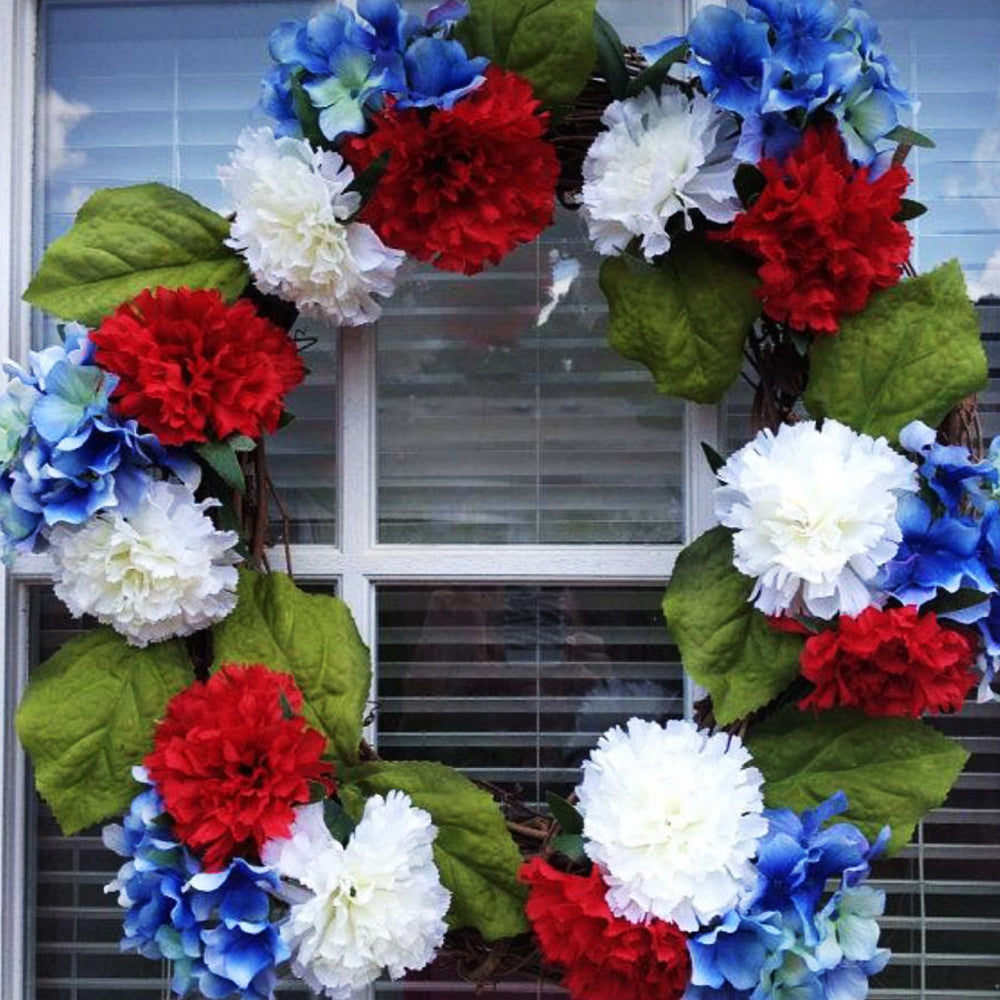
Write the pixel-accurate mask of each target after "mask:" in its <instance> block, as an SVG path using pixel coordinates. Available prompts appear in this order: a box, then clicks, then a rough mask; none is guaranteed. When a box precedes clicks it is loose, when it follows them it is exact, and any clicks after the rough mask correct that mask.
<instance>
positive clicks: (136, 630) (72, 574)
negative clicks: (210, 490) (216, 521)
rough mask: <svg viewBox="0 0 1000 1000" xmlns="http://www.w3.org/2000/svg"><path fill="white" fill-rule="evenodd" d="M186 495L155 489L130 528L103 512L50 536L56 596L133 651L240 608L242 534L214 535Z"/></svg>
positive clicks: (181, 489) (172, 487)
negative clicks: (114, 633) (122, 638)
mask: <svg viewBox="0 0 1000 1000" xmlns="http://www.w3.org/2000/svg"><path fill="white" fill-rule="evenodd" d="M217 503H218V501H211V500H205V501H202V502H201V503H198V502H196V501H195V498H194V494H193V493H192V492H191V491H190V490H189V489H188V488H187V487H186V486H181V485H178V484H174V483H165V482H155V483H152V484H151V486H150V488H149V490H148V492H147V494H146V496H145V498H144V499H143V502H142V503H141V504H140V506H139V509H138V510H136V511H135V513H134V514H133V515H132V516H131V517H129V518H128V520H126V519H125V518H124V517H122V515H121V514H120V513H119V512H118V511H116V510H109V511H104V512H102V513H100V514H98V515H97V516H95V517H92V518H91V519H90V520H89V521H87V522H85V523H84V524H82V525H81V526H79V527H69V526H66V525H59V526H57V527H55V528H53V529H52V531H51V532H50V533H49V543H50V545H51V549H52V556H53V559H54V560H55V564H56V580H55V592H56V596H57V597H58V598H59V599H60V600H61V601H62V602H63V603H64V604H65V605H66V606H67V607H68V608H69V610H70V612H71V613H72V614H73V615H74V616H76V617H77V618H79V617H81V616H82V615H93V616H94V617H95V618H97V620H98V621H100V622H103V623H104V624H106V625H110V626H111V627H112V628H114V629H115V630H116V631H117V632H120V633H121V634H122V635H123V636H125V638H126V639H127V640H128V641H129V642H130V643H131V644H132V645H133V646H147V645H149V643H151V642H160V641H162V640H163V639H170V638H173V637H174V636H182V635H190V634H191V633H193V632H197V631H199V630H201V629H203V628H206V627H207V626H208V625H211V624H212V622H215V621H219V620H220V619H222V618H225V617H226V615H228V614H229V613H230V612H231V611H232V610H233V608H235V607H236V584H237V572H236V566H235V564H236V563H238V562H239V556H238V555H237V554H236V552H235V551H234V548H235V545H236V543H237V537H236V533H235V532H232V531H216V529H215V525H213V524H212V521H211V519H210V518H209V517H208V516H207V515H206V514H205V510H206V508H208V507H210V506H213V505H216V504H217Z"/></svg>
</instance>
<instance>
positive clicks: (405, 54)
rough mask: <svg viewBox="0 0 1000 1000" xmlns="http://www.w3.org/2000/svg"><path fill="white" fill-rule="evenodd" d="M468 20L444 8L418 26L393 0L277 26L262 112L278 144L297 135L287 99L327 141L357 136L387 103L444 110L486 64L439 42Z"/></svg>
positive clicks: (452, 3)
mask: <svg viewBox="0 0 1000 1000" xmlns="http://www.w3.org/2000/svg"><path fill="white" fill-rule="evenodd" d="M467 12H468V7H467V5H466V4H464V3H461V2H456V0H446V2H445V3H442V4H439V5H437V6H436V7H434V8H433V9H432V10H431V11H429V12H428V14H427V15H426V17H425V18H424V20H423V21H421V20H420V19H419V18H417V17H415V16H414V15H412V14H409V13H407V12H406V11H404V10H403V8H402V7H401V6H400V4H399V3H397V2H396V0H358V2H357V10H356V11H355V10H352V9H351V7H349V6H347V5H346V4H344V3H340V4H338V5H337V6H336V7H334V8H333V9H332V10H329V11H324V12H322V13H320V14H316V15H315V16H314V17H311V18H310V19H309V20H308V21H305V22H302V21H283V22H282V23H281V24H279V25H278V27H277V28H275V30H274V31H273V32H272V34H271V41H270V51H271V57H272V58H273V59H274V61H275V63H276V65H275V66H274V67H273V68H272V69H271V70H270V72H269V73H268V74H267V76H265V78H264V85H263V95H262V99H261V103H262V107H263V109H264V110H265V111H266V112H267V113H268V114H269V115H270V116H271V117H272V118H274V119H275V120H276V122H277V124H276V127H275V131H276V133H277V134H278V135H279V136H282V135H290V136H297V135H300V134H301V124H300V120H299V117H298V115H297V113H296V98H295V91H296V88H297V87H301V95H300V99H302V96H304V98H305V99H306V100H307V101H308V102H309V103H310V104H311V105H312V108H313V109H314V111H315V113H316V114H317V116H318V124H319V129H320V131H321V132H322V134H323V136H324V137H325V138H326V139H328V140H331V141H332V140H334V139H336V138H337V137H338V136H340V135H342V134H344V133H359V132H363V131H364V130H365V127H366V124H365V123H366V116H367V115H370V114H371V113H372V112H374V111H376V110H378V109H379V108H381V107H382V106H383V105H384V103H385V99H386V98H387V97H390V96H391V97H392V98H393V99H394V100H395V102H396V105H397V106H398V107H401V108H407V107H437V108H450V107H452V106H453V105H454V103H455V101H457V100H459V99H460V98H461V97H463V96H465V95H466V94H468V93H470V92H471V91H472V90H475V89H476V88H477V87H478V86H480V84H482V83H483V81H484V80H485V76H484V73H485V70H486V67H487V65H488V60H487V59H484V58H481V57H475V58H470V57H469V56H468V54H467V53H466V51H465V49H464V48H463V46H462V44H461V43H460V42H459V41H457V40H455V39H453V38H449V37H447V34H448V31H449V29H450V27H451V25H452V24H453V23H454V22H455V21H457V20H459V19H461V18H462V17H464V16H465V14H466V13H467Z"/></svg>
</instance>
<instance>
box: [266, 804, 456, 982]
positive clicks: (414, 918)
mask: <svg viewBox="0 0 1000 1000" xmlns="http://www.w3.org/2000/svg"><path fill="white" fill-rule="evenodd" d="M436 834H437V830H436V829H435V827H434V826H433V824H432V823H431V818H430V816H429V815H428V814H427V813H426V812H425V811H424V810H423V809H418V808H416V807H415V806H414V805H413V804H412V803H411V802H410V798H409V796H407V795H404V794H403V793H402V792H398V791H392V792H389V794H388V795H387V796H386V797H385V798H383V797H382V796H381V795H376V796H373V797H372V798H370V799H369V800H368V801H367V802H366V803H365V811H364V815H363V816H362V817H361V822H360V823H358V825H357V827H356V828H355V830H354V832H353V833H352V834H351V838H350V840H349V841H348V842H347V846H346V847H345V846H343V845H341V844H340V843H338V842H337V841H336V840H334V838H333V835H332V834H331V833H330V831H329V830H328V829H327V827H326V824H325V823H324V821H323V805H322V803H315V804H313V805H309V806H302V807H300V808H298V809H297V810H296V818H295V823H294V824H293V825H292V831H291V837H290V838H289V839H287V840H272V841H269V842H268V843H267V844H265V845H264V850H263V852H262V858H263V861H264V863H265V864H267V865H270V866H271V867H272V868H275V869H276V870H277V872H278V874H279V875H281V876H282V877H283V878H290V879H294V880H295V881H296V882H299V883H301V885H302V886H304V887H305V889H306V890H308V896H307V898H305V899H303V900H302V901H300V902H296V903H295V904H294V905H293V906H292V907H291V909H290V910H289V914H288V918H287V919H286V920H285V922H284V923H282V925H281V934H282V937H283V938H284V939H285V941H287V942H288V945H289V946H290V947H291V949H292V971H293V972H294V973H295V975H296V976H299V977H300V978H302V979H304V980H305V982H306V983H307V984H308V985H309V987H310V988H311V989H313V990H315V991H317V992H319V991H320V990H322V991H324V992H325V993H326V995H327V996H330V997H335V998H346V997H349V996H350V995H351V993H352V991H355V990H359V989H361V988H363V987H365V986H367V985H368V984H369V983H371V982H374V980H375V979H377V978H378V977H379V976H380V975H381V974H382V971H383V970H387V971H388V973H389V975H390V976H391V977H392V978H393V979H399V978H401V977H402V976H404V975H405V974H406V972H407V971H409V970H416V969H422V968H424V966H425V965H427V964H428V963H429V962H430V961H431V959H433V958H434V954H435V952H436V951H437V949H438V948H439V947H440V946H441V943H442V941H443V940H444V935H445V931H446V930H447V925H446V924H445V921H444V916H445V913H447V912H448V906H449V904H450V902H451V893H449V892H448V890H447V889H445V888H444V886H442V885H441V878H440V875H439V874H438V870H437V867H436V866H435V864H434V855H433V852H432V849H431V845H432V844H433V843H434V837H435V836H436Z"/></svg>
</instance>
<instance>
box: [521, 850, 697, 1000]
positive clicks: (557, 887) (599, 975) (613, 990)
mask: <svg viewBox="0 0 1000 1000" xmlns="http://www.w3.org/2000/svg"><path fill="white" fill-rule="evenodd" d="M518 877H519V878H520V879H521V881H522V882H526V883H527V884H528V886H529V887H530V892H529V895H528V901H527V903H526V904H525V912H526V914H527V916H528V920H530V921H531V926H532V929H533V930H534V932H535V937H536V938H537V939H538V943H539V945H540V947H541V951H542V955H543V956H544V958H545V961H546V962H549V963H551V964H552V965H555V966H557V967H559V968H560V969H561V970H562V972H563V986H565V987H566V989H568V990H569V992H570V994H571V995H572V996H573V997H575V998H576V1000H609V998H611V997H614V998H615V1000H646V998H647V997H656V998H657V1000H680V998H681V997H682V996H683V995H684V991H685V989H686V988H687V984H688V980H689V978H690V973H691V960H690V958H689V957H688V951H687V939H686V938H685V936H684V935H683V934H682V933H681V932H680V930H678V929H677V927H675V926H674V925H673V924H671V923H667V922H666V921H665V920H649V921H647V922H644V923H632V922H631V921H628V920H625V919H624V918H623V917H617V916H615V915H614V914H613V913H612V912H611V910H610V909H608V904H607V901H606V900H605V898H604V897H605V893H606V892H607V886H606V885H605V884H604V880H603V879H602V878H601V873H600V870H599V869H598V868H597V866H596V865H595V866H594V867H593V868H591V870H590V874H589V875H586V876H581V875H567V874H564V873H563V872H560V871H558V870H557V869H555V868H553V867H552V865H550V864H549V863H548V862H547V861H546V860H545V859H544V858H541V857H534V858H532V859H531V860H530V861H528V862H527V863H526V864H524V865H523V866H522V867H521V871H520V873H519V875H518Z"/></svg>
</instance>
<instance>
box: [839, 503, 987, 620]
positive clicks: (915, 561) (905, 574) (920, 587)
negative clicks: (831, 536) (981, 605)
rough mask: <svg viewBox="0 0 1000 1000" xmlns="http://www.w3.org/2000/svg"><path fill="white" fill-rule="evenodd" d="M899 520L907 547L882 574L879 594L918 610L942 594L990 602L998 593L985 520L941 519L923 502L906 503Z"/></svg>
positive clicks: (960, 515)
mask: <svg viewBox="0 0 1000 1000" xmlns="http://www.w3.org/2000/svg"><path fill="white" fill-rule="evenodd" d="M896 519H897V522H898V524H899V528H900V533H901V535H902V541H901V544H900V546H899V548H898V550H897V552H896V553H895V555H894V556H893V558H892V559H891V560H890V561H888V562H887V563H886V564H885V566H884V567H883V568H882V571H881V572H880V573H879V575H878V577H877V579H876V581H875V584H876V586H877V587H878V589H880V590H884V591H885V592H886V593H888V594H891V595H892V596H893V597H895V598H896V599H897V600H898V601H899V602H900V603H901V604H912V605H914V606H915V607H918V608H919V607H922V606H923V605H924V604H926V603H927V602H928V601H932V600H933V599H934V598H935V597H937V596H938V592H939V591H941V590H943V591H947V592H948V593H949V594H954V593H957V592H958V591H959V590H978V591H979V592H980V593H981V594H983V598H984V600H986V599H988V597H989V595H991V594H994V593H996V592H997V585H996V583H995V582H994V580H993V578H992V576H991V575H990V571H989V568H988V566H987V565H986V562H985V561H984V555H985V554H986V553H985V551H984V527H985V525H984V522H983V520H981V519H980V518H977V517H971V516H969V515H967V514H963V513H956V514H952V513H949V512H948V511H947V510H943V511H941V512H940V513H939V514H935V512H934V511H933V510H932V509H931V507H930V505H929V504H928V503H926V501H924V500H922V499H921V498H920V497H918V496H906V497H903V498H902V499H901V500H900V502H899V507H898V510H897V512H896ZM859 610H860V609H859ZM849 613H850V614H857V613H858V611H857V610H854V611H851V612H849Z"/></svg>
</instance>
